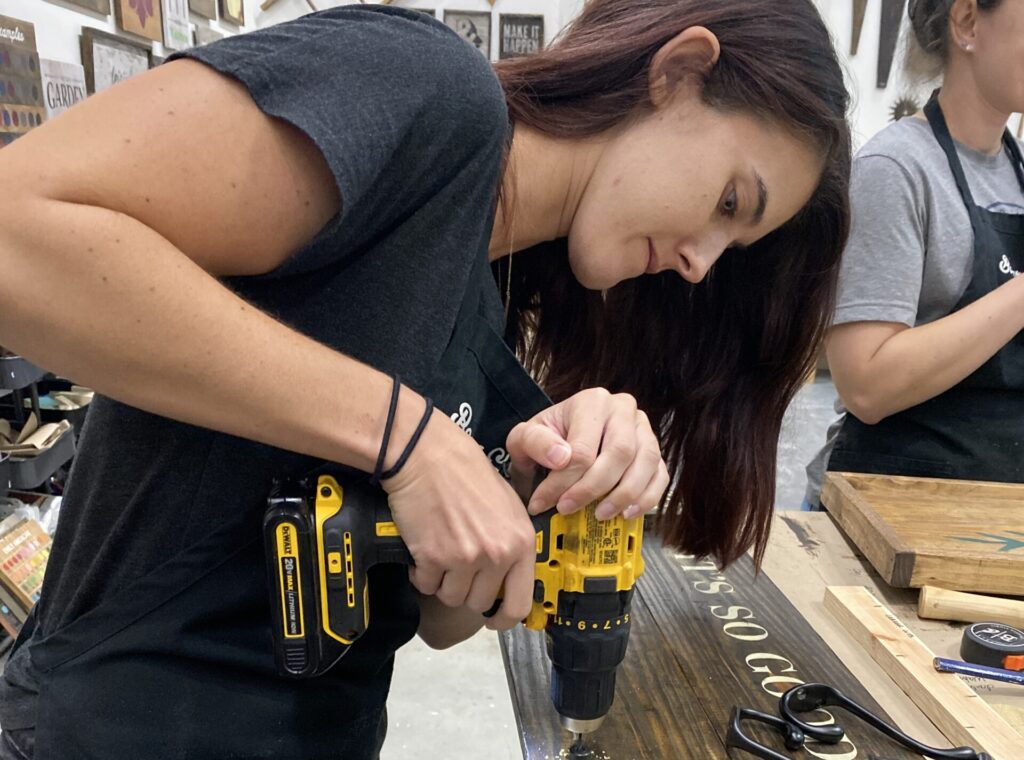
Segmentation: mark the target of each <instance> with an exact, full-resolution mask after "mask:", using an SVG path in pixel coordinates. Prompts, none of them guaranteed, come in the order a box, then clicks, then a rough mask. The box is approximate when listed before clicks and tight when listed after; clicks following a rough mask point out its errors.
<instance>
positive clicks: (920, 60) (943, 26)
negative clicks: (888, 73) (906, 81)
mask: <svg viewBox="0 0 1024 760" xmlns="http://www.w3.org/2000/svg"><path fill="white" fill-rule="evenodd" d="M1002 1H1003V0H976V2H977V3H978V8H979V9H981V10H982V11H991V10H995V9H996V8H997V7H998V6H999V4H1000V3H1001V2H1002ZM954 2H955V0H910V5H909V6H907V14H908V15H909V16H910V28H911V29H912V30H913V32H914V34H913V35H912V38H911V40H910V43H909V44H908V45H907V61H906V67H907V72H908V73H909V74H910V75H911V77H912V78H914V79H918V80H920V81H925V82H930V81H932V80H934V79H938V78H939V77H940V76H942V73H943V72H944V71H945V69H946V63H947V62H948V61H949V12H950V10H951V9H952V8H953V3H954Z"/></svg>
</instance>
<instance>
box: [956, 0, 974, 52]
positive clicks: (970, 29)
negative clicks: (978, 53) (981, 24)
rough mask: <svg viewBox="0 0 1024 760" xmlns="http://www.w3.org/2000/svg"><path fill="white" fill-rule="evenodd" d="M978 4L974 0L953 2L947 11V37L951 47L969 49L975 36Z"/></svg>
mask: <svg viewBox="0 0 1024 760" xmlns="http://www.w3.org/2000/svg"><path fill="white" fill-rule="evenodd" d="M977 22H978V5H977V3H976V2H975V0H961V1H960V2H955V3H953V7H952V8H950V11H949V37H950V40H949V41H950V43H951V44H950V47H951V48H954V49H956V48H966V49H967V50H970V47H971V45H973V44H974V40H975V37H976V30H977Z"/></svg>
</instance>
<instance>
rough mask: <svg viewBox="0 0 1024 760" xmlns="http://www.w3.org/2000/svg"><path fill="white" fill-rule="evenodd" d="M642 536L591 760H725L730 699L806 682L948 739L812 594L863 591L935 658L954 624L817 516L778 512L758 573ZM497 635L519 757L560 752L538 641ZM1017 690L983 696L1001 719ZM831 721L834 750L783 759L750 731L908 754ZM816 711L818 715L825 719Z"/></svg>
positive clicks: (528, 635) (928, 737) (848, 750)
mask: <svg viewBox="0 0 1024 760" xmlns="http://www.w3.org/2000/svg"><path fill="white" fill-rule="evenodd" d="M645 541H646V546H645V557H646V558H647V572H646V574H645V575H644V577H643V578H642V579H641V581H640V583H639V585H638V587H637V593H636V594H635V596H634V600H635V601H634V616H633V629H632V633H631V638H630V642H629V651H628V652H627V655H626V662H625V663H624V664H623V666H622V667H620V669H619V676H618V677H619V684H618V687H617V690H616V702H615V705H614V706H613V707H612V711H611V712H610V713H609V715H608V717H607V719H606V720H605V723H604V725H603V726H602V727H601V729H600V730H599V731H597V732H595V734H594V735H593V737H592V739H591V741H590V748H591V749H592V750H593V758H594V760H648V759H651V760H654V759H655V758H656V759H657V760H665V759H666V758H679V759H680V760H711V759H713V758H715V759H717V758H726V757H728V755H727V754H726V750H725V734H726V728H727V722H728V718H729V712H730V710H731V708H732V707H733V706H741V707H752V708H755V709H758V710H761V711H764V712H770V713H775V712H776V705H777V703H778V698H777V695H778V694H780V693H781V692H784V691H785V690H786V689H787V688H789V687H790V686H792V685H793V684H796V683H800V682H815V681H819V682H824V683H828V684H831V685H833V686H836V687H838V688H839V689H840V690H842V691H843V692H845V693H846V694H847V695H848V696H850V697H852V698H854V699H855V700H857V701H859V702H861V703H862V704H864V705H865V706H867V707H868V708H869V709H879V708H880V710H881V711H884V712H885V713H887V714H888V715H889V717H890V718H891V720H892V721H893V722H895V723H896V724H897V725H899V726H900V727H901V728H903V729H904V730H905V731H907V732H908V733H910V734H911V735H913V736H915V737H916V738H918V739H920V740H921V741H924V742H925V743H928V744H932V745H934V746H940V747H947V746H949V743H948V742H947V741H945V740H944V739H943V737H942V736H941V734H939V733H938V731H937V729H935V727H934V726H933V725H932V724H931V723H930V721H928V720H927V718H925V717H924V716H923V715H922V714H921V713H920V711H919V710H917V708H916V707H915V706H914V705H913V703H912V702H910V700H909V699H908V698H907V697H906V696H905V695H904V694H903V692H902V691H900V689H899V688H898V687H897V686H896V685H895V684H894V683H893V682H892V681H891V680H890V679H889V678H888V676H886V675H885V674H884V672H882V670H881V669H880V668H879V667H878V666H876V665H875V664H874V662H873V661H872V660H871V659H870V658H869V657H868V655H867V654H866V653H865V652H864V651H863V650H861V649H860V647H859V646H858V645H857V644H856V642H854V641H853V639H852V638H849V636H848V635H847V634H846V633H845V632H844V631H843V630H842V629H841V628H840V626H839V625H838V624H837V623H836V622H835V620H834V619H833V618H832V617H831V615H830V614H829V613H828V612H827V611H826V610H825V608H824V605H823V603H822V599H823V597H824V592H825V587H826V586H827V585H863V586H867V587H868V588H869V589H870V590H872V592H873V593H875V594H876V595H877V596H878V597H879V598H880V599H882V600H883V601H884V602H886V603H887V604H888V605H889V606H890V607H891V608H892V609H893V610H894V611H895V612H896V613H897V614H898V615H899V616H900V618H901V619H902V620H903V621H904V622H905V623H906V624H907V625H909V626H910V627H911V628H912V629H913V630H914V631H915V632H916V633H918V634H919V635H920V636H921V638H922V639H923V640H924V641H925V642H926V643H927V644H928V645H929V646H930V647H931V648H932V649H933V650H934V651H935V652H936V654H939V655H942V656H955V655H956V651H957V649H958V646H959V630H960V628H961V627H962V626H959V625H950V624H946V623H943V622H939V621H927V620H919V619H918V618H917V616H916V614H915V612H914V611H915V609H916V592H911V591H906V590H900V589H890V588H889V587H887V586H886V585H885V584H884V583H882V582H881V581H880V579H879V577H878V576H877V574H875V573H874V571H873V570H872V569H871V567H870V565H869V564H867V563H866V562H865V561H864V560H863V559H862V558H861V557H860V556H859V554H858V553H857V551H856V549H855V547H853V546H852V544H850V543H848V542H847V541H846V539H845V538H844V537H843V535H842V534H841V533H840V531H839V530H838V529H837V528H836V526H835V525H834V524H833V522H832V520H831V518H830V517H829V515H828V514H826V513H800V512H781V513H779V514H778V515H777V516H776V517H775V518H774V525H773V531H772V538H771V542H770V546H769V550H768V552H767V554H766V557H765V562H764V566H763V570H764V572H763V573H762V575H761V576H759V577H757V578H756V579H755V576H754V574H753V570H752V563H751V562H750V560H749V558H744V559H743V560H741V561H740V562H737V563H736V564H734V565H733V566H732V567H730V568H728V569H727V570H726V571H725V572H724V573H721V574H719V573H718V572H717V571H716V570H715V569H714V567H713V565H711V564H709V563H697V562H694V561H693V560H692V559H690V558H687V557H685V556H682V555H677V554H675V553H673V552H671V551H667V550H664V549H663V548H661V547H660V546H659V545H658V543H657V542H656V541H654V540H651V539H650V537H648V538H647V539H645ZM501 640H502V648H503V651H504V654H505V658H506V669H507V672H508V676H509V685H510V689H511V691H512V702H513V706H514V708H515V712H516V720H517V723H518V727H519V732H520V737H521V744H522V750H523V756H524V758H526V760H555V759H556V758H566V757H568V753H567V748H568V740H569V737H568V735H567V734H566V732H565V731H563V730H562V729H561V728H560V726H559V725H558V720H557V716H556V715H555V713H554V711H553V710H552V709H551V703H550V698H549V696H548V686H549V678H550V672H549V670H550V666H549V663H548V661H547V659H546V656H545V655H544V638H543V635H542V634H540V633H537V632H533V631H527V630H524V629H523V628H522V627H518V628H516V629H514V630H513V631H511V632H507V633H504V634H502V639H501ZM1015 688H1016V689H1018V690H1019V687H1013V686H1010V685H1007V686H1005V687H1003V686H1001V685H1000V686H995V685H987V684H986V685H983V686H982V691H983V692H984V693H983V696H985V698H986V699H987V700H989V701H990V702H998V703H1002V706H1001V707H1000V708H999V709H1000V710H1001V712H1003V714H1004V717H1010V718H1014V717H1016V716H1015V715H1014V713H1013V710H1014V709H1015V706H1016V707H1021V706H1024V700H1022V699H1021V698H1020V697H1015V696H1014V694H1013V689H1015ZM836 717H837V718H838V720H839V723H840V724H841V725H843V726H844V728H846V729H847V739H846V740H845V741H844V742H843V743H841V744H839V745H834V746H828V745H822V744H811V745H809V746H808V750H809V751H808V752H802V753H788V752H786V751H785V750H784V748H783V747H782V744H781V741H779V740H778V739H777V737H775V736H773V735H771V734H770V733H768V732H767V731H764V730H761V731H758V730H756V729H755V730H754V731H750V732H749V733H751V734H753V735H755V736H757V737H758V738H759V740H763V741H764V743H765V744H766V745H768V746H771V747H773V748H774V749H776V750H777V751H782V752H783V753H784V754H786V755H790V754H793V756H796V757H806V758H809V757H821V758H832V759H833V760H853V758H858V757H859V758H867V757H869V756H871V755H877V756H878V757H881V758H885V759H886V760H895V758H910V757H916V756H915V755H912V754H910V753H908V752H905V751H901V750H900V749H899V748H898V747H897V745H895V744H893V743H892V742H890V741H889V740H888V739H886V738H885V737H883V736H881V735H880V734H878V733H876V732H874V731H873V730H871V729H868V728H866V727H865V726H864V725H863V724H861V723H860V722H859V721H857V720H856V719H853V718H851V717H850V716H848V715H846V714H845V713H842V712H839V713H838V714H837V715H836ZM818 719H819V720H823V721H826V722H827V721H829V716H826V715H822V716H819V718H818ZM811 720H814V718H813V717H812V718H811ZM748 725H749V724H748ZM1022 741H1024V740H1022ZM1022 747H1024V744H1022ZM1021 756H1022V757H1024V749H1022V755H1021ZM733 757H747V755H744V754H742V753H739V752H734V753H733Z"/></svg>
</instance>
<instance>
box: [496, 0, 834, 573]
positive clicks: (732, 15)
mask: <svg viewBox="0 0 1024 760" xmlns="http://www.w3.org/2000/svg"><path fill="white" fill-rule="evenodd" d="M698 25H699V26H705V27H707V28H708V29H710V30H711V31H712V32H713V33H714V34H715V35H717V37H718V39H719V42H720V43H721V56H720V58H719V61H718V63H717V64H716V65H715V66H714V67H713V68H712V69H711V70H710V72H708V73H707V74H706V76H705V77H704V80H703V99H704V101H705V102H706V103H707V104H708V105H709V106H711V107H714V108H717V109H720V110H722V111H729V112H743V113H747V114H753V115H755V116H757V117H760V118H762V119H763V120H764V121H765V122H766V123H768V124H772V125H781V126H782V127H783V128H785V129H787V130H789V131H790V133H791V134H793V135H794V136H796V137H797V138H799V139H803V140H806V141H807V142H808V143H809V144H811V145H814V146H815V147H816V148H817V149H818V150H819V152H820V155H821V156H822V158H823V159H824V167H825V168H824V173H823V176H822V178H821V180H820V183H819V185H818V187H817V190H816V191H815V193H814V195H813V197H812V198H811V200H810V202H809V203H808V205H807V206H806V207H805V208H804V209H803V210H802V211H801V212H800V213H799V214H798V216H797V217H796V218H794V219H792V220H791V221H790V222H789V223H787V224H786V225H785V226H784V227H782V228H780V229H779V230H776V231H775V232H773V233H772V234H770V235H768V236H767V237H765V238H763V239H762V240H760V241H758V242H757V243H756V244H754V245H752V246H750V247H749V248H747V249H746V250H744V251H738V250H728V251H726V252H725V253H724V254H723V255H722V257H721V259H720V260H719V261H718V262H717V263H716V264H715V266H714V267H713V268H712V270H711V272H710V273H709V274H708V275H707V277H706V278H705V279H704V281H703V282H701V283H700V284H698V285H691V284H689V283H687V282H685V281H684V280H682V279H681V278H680V277H679V275H678V274H675V273H667V272H666V273H662V274H659V275H651V276H645V277H640V278H637V279H633V280H628V281H625V282H623V283H620V284H619V285H617V286H615V287H614V288H612V289H610V290H608V291H605V292H603V293H601V292H594V291H588V290H585V289H584V288H583V287H582V286H580V285H579V284H578V283H577V282H576V280H575V279H574V277H573V275H572V272H571V271H570V269H569V264H568V257H567V245H566V241H565V240H559V241H554V242H551V243H545V244H543V245H541V246H538V247H536V248H534V249H531V250H529V251H523V252H520V253H517V254H516V255H515V266H514V267H513V268H512V269H513V274H512V281H511V298H510V304H509V306H510V319H509V327H508V331H509V332H508V336H507V337H508V338H509V339H510V340H513V341H515V344H516V346H517V350H518V351H519V353H520V355H521V357H522V358H523V360H524V362H525V364H526V366H527V367H528V368H529V369H530V370H531V372H533V373H534V375H535V376H536V377H537V378H538V379H539V380H540V381H541V382H542V384H543V385H544V387H545V389H546V390H547V391H548V393H549V394H550V395H551V397H552V398H553V399H555V400H556V401H557V400H561V399H564V398H566V397H568V396H571V395H572V394H573V393H575V392H577V391H578V390H580V389H581V388H587V387H593V386H603V387H606V388H608V389H609V390H611V391H613V392H628V393H631V394H633V395H634V396H635V397H636V399H637V402H638V404H639V406H640V408H641V409H643V410H644V411H645V412H647V414H648V416H649V417H650V419H651V423H652V425H653V426H654V428H655V430H660V435H661V443H662V450H663V453H664V456H665V459H666V461H667V462H668V464H669V470H670V473H671V474H672V476H673V485H672V487H670V489H669V492H668V494H667V496H666V500H665V503H663V505H662V510H661V513H660V515H659V517H658V520H657V526H658V529H659V532H660V533H661V535H662V536H663V538H664V539H665V540H666V542H667V543H669V544H670V545H672V546H675V547H677V548H679V549H681V550H684V551H687V552H690V553H693V554H696V555H699V556H713V557H715V558H716V559H717V560H718V561H719V562H720V563H722V564H728V563H729V562H732V561H733V560H735V559H736V558H737V557H739V556H740V555H741V554H742V553H743V552H745V551H746V550H747V549H749V548H750V547H751V546H755V555H756V559H757V560H758V561H759V560H760V557H761V555H762V553H763V551H764V547H765V543H766V541H767V538H768V531H769V526H770V521H771V514H772V508H773V501H774V497H775V457H776V449H777V445H778V438H779V430H780V427H781V423H782V416H783V413H784V412H785V410H786V407H787V405H788V404H789V401H790V400H791V399H792V397H793V396H794V394H795V393H796V392H797V390H798V389H799V388H800V386H801V384H802V383H803V382H804V379H805V378H806V377H807V375H808V373H809V372H810V371H811V369H812V367H813V364H814V361H815V357H816V355H817V351H818V347H819V345H820V344H821V341H822V338H823V335H824V333H825V330H826V329H827V327H828V325H829V320H830V318H831V313H832V308H833V303H834V298H835V283H836V276H837V270H838V264H839V257H840V252H841V250H842V247H843V244H844V243H845V240H846V235H847V230H848V225H849V206H848V201H847V187H848V183H849V172H850V135H849V127H848V125H847V122H846V112H847V107H848V101H849V96H848V94H847V91H846V88H845V85H844V82H843V73H842V71H841V69H840V67H839V64H838V62H837V60H836V55H835V51H834V50H833V47H832V43H831V40H830V39H829V35H828V32H827V31H826V28H825V25H824V23H823V22H822V20H821V18H820V16H819V15H818V12H817V11H816V10H815V8H814V6H813V5H812V3H811V0H589V2H587V3H586V5H585V6H584V8H583V10H582V12H581V13H580V15H579V16H578V17H577V18H576V19H575V20H574V21H573V22H572V24H571V25H570V26H569V27H567V28H566V30H565V31H564V32H563V33H562V34H561V35H560V36H559V37H558V39H557V40H556V41H555V42H554V43H553V44H552V45H551V46H550V47H549V48H547V49H545V50H543V51H541V52H540V53H538V54H535V55H532V56H530V57H526V58H519V59H512V60H506V61H501V62H499V63H498V64H496V68H497V73H498V77H499V79H500V80H501V83H502V86H503V87H504V89H505V93H506V99H507V102H508V108H509V113H510V116H511V118H512V119H513V120H514V122H515V123H517V124H526V125H529V126H530V127H532V128H535V129H538V130H541V131H543V132H546V133H548V134H551V135H554V136H558V137H585V136H589V135H595V134H599V133H601V132H604V131H605V130H608V129H610V128H612V127H616V126H619V125H622V124H624V123H627V122H628V121H629V120H632V119H637V118H642V117H643V116H644V115H645V114H647V113H650V112H651V111H652V110H653V106H652V104H651V102H650V96H649V88H648V69H649V65H650V62H651V58H652V57H653V56H654V54H655V53H656V52H657V51H658V50H659V49H660V48H661V47H662V46H663V45H664V44H665V43H666V42H668V41H669V40H670V39H672V38H673V37H674V36H675V35H677V34H678V33H679V32H680V31H682V30H683V29H686V28H688V27H691V26H698ZM722 149H723V150H730V149H731V147H730V146H728V145H723V146H722ZM512 170H513V171H514V166H513V167H512ZM681 171H683V172H685V168H682V169H681ZM512 202H514V200H513V201H512ZM504 284H505V283H504V282H503V283H502V285H504Z"/></svg>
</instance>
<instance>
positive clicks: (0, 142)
mask: <svg viewBox="0 0 1024 760" xmlns="http://www.w3.org/2000/svg"><path fill="white" fill-rule="evenodd" d="M45 118H46V105H45V101H44V100H43V80H42V77H41V75H40V73H39V53H38V52H37V51H36V30H35V27H34V26H33V25H32V24H30V23H29V22H27V21H22V20H21V19H16V18H10V17H8V16H0V146H4V145H8V144H9V143H12V142H14V140H16V139H17V138H18V137H21V135H23V134H25V133H26V132H28V131H29V130H30V129H35V128H36V127H38V126H39V125H40V124H42V123H43V120H44V119H45Z"/></svg>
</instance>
